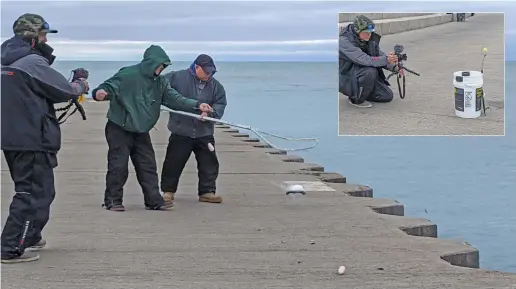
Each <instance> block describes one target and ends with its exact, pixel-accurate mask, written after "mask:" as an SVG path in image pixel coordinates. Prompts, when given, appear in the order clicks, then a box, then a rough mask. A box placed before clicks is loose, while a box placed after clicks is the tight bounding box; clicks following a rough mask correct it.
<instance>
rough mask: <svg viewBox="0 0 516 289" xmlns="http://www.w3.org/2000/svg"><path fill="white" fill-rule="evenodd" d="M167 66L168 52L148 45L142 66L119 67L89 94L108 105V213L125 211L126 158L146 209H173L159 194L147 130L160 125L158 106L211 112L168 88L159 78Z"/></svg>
mask: <svg viewBox="0 0 516 289" xmlns="http://www.w3.org/2000/svg"><path fill="white" fill-rule="evenodd" d="M170 64H171V61H170V58H169V57H168V55H167V53H166V52H165V51H164V50H163V49H162V48H161V47H160V46H157V45H151V46H150V47H149V48H147V49H146V50H145V53H144V55H143V60H142V61H141V62H140V63H138V64H136V65H132V66H127V67H123V68H121V69H120V70H119V71H118V72H117V73H116V74H115V75H113V76H112V77H111V78H109V79H108V80H106V81H104V82H103V83H102V84H100V85H99V86H98V87H97V88H95V89H94V90H93V91H92V95H93V99H95V100H96V101H105V100H108V101H109V102H110V103H109V110H108V113H107V118H108V121H107V124H106V128H105V134H106V140H107V143H108V146H109V150H108V171H107V174H106V190H105V193H104V204H103V206H104V207H105V208H106V209H107V210H111V211H124V210H125V208H124V206H123V187H124V185H125V183H126V181H127V178H128V176H129V171H128V163H129V158H131V161H132V163H133V165H134V168H135V171H136V177H137V179H138V182H139V183H140V186H141V187H142V191H143V195H144V203H145V208H146V209H148V210H162V209H166V208H170V207H172V206H173V203H169V202H165V201H164V200H163V197H162V196H161V194H160V189H159V185H158V184H159V182H158V174H157V170H158V169H157V165H156V156H155V153H154V148H153V147H152V142H151V138H150V133H149V131H150V130H151V129H152V128H153V127H154V126H155V125H156V123H157V122H158V119H159V116H160V111H161V105H164V106H166V107H169V108H171V109H174V110H181V111H186V112H192V113H199V114H200V113H203V112H205V113H208V112H211V110H212V108H211V107H210V106H209V105H208V104H205V103H199V102H198V101H197V100H194V99H190V98H186V97H183V96H182V95H180V94H179V93H178V92H177V91H176V90H174V89H173V88H172V87H171V86H170V84H169V82H168V81H167V80H166V79H165V78H164V77H163V76H161V75H160V74H161V72H162V71H163V69H165V68H166V67H167V66H168V65H170Z"/></svg>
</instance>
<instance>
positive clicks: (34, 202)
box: [2, 151, 57, 259]
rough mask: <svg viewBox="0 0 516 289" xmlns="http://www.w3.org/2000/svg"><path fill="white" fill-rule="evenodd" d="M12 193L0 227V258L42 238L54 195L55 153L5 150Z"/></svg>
mask: <svg viewBox="0 0 516 289" xmlns="http://www.w3.org/2000/svg"><path fill="white" fill-rule="evenodd" d="M4 157H5V160H6V162H7V165H8V167H9V172H10V173H11V178H12V180H13V182H14V191H15V195H14V197H13V200H12V202H11V206H10V207H9V216H8V217H7V220H6V222H5V225H4V229H3V230H2V258H3V259H4V258H5V259H10V258H14V257H17V256H20V255H22V254H23V253H24V251H25V248H27V247H30V246H33V245H35V244H37V243H38V242H39V241H40V240H41V231H42V230H43V228H44V227H45V225H46V224H47V222H48V220H49V218H50V205H51V204H52V202H53V201H54V198H55V188H54V168H55V167H56V166H57V156H56V155H55V154H52V153H45V152H31V151H4Z"/></svg>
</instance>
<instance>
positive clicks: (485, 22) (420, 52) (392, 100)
mask: <svg viewBox="0 0 516 289" xmlns="http://www.w3.org/2000/svg"><path fill="white" fill-rule="evenodd" d="M338 19H339V23H338V26H339V33H338V36H339V92H338V98H339V110H338V111H339V113H338V114H339V116H338V121H339V126H338V127H339V132H338V134H339V136H346V135H351V136H452V135H453V136H504V135H505V14H504V13H503V12H500V13H473V12H467V13H448V12H435V13H428V12H426V13H419V12H414V13H370V12H367V13H365V12H364V13H358V12H355V13H339V17H338Z"/></svg>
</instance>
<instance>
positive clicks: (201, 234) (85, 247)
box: [2, 103, 516, 289]
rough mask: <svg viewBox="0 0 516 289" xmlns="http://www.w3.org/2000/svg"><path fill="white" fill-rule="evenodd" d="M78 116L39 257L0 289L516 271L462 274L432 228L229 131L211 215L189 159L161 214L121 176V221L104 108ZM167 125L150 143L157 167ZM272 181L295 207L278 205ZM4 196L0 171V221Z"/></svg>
mask: <svg viewBox="0 0 516 289" xmlns="http://www.w3.org/2000/svg"><path fill="white" fill-rule="evenodd" d="M85 109H86V110H87V112H88V120H87V121H85V122H84V121H82V120H80V117H79V116H73V117H72V118H71V119H70V120H69V121H68V122H67V123H65V124H64V125H63V137H64V139H63V150H62V151H61V152H60V154H59V167H58V168H57V169H56V184H57V198H56V200H55V203H54V204H53V207H52V218H51V221H50V224H49V225H48V227H47V228H46V229H45V231H44V237H45V238H46V239H47V240H48V247H47V248H45V249H44V250H42V251H41V252H40V254H41V259H40V260H38V261H36V262H33V263H26V264H16V265H3V266H2V288H3V289H29V288H38V289H47V288H48V289H79V288H80V289H82V288H84V289H91V288H103V289H115V288H138V289H144V288H148V289H158V288H167V289H168V288H182V289H184V288H224V289H225V288H385V289H388V288H393V289H394V288H429V289H436V288H461V289H462V288H479V289H480V288H481V289H485V288H507V289H508V288H515V287H516V274H509V273H502V272H492V271H486V270H482V269H474V268H475V267H478V264H479V263H478V260H479V255H478V251H477V250H476V249H474V248H472V247H470V246H468V245H467V244H466V243H457V242H452V241H448V240H442V239H439V238H435V237H436V236H437V226H436V225H435V224H433V223H431V222H430V221H429V220H425V219H413V218H407V217H403V215H404V210H403V205H402V204H400V203H398V202H396V201H394V200H388V199H375V198H372V196H373V190H372V188H370V187H367V186H362V185H359V184H349V183H345V181H346V180H345V177H344V176H341V175H339V174H338V173H332V172H324V167H323V166H320V165H317V164H310V163H305V162H304V160H303V159H302V158H300V157H297V156H294V155H287V154H285V152H283V151H278V150H274V149H271V148H267V147H266V146H265V145H263V144H261V143H259V142H256V139H253V138H252V137H251V138H250V137H249V136H248V135H247V134H244V133H239V132H237V131H236V130H233V129H230V128H228V127H220V126H219V127H218V128H217V133H216V139H217V143H216V150H217V152H218V155H219V158H220V163H221V175H220V178H219V181H218V193H219V194H220V195H221V196H223V197H224V202H223V203H222V204H206V203H199V202H198V201H197V194H196V192H197V190H196V189H197V188H196V185H197V172H196V170H195V162H194V158H193V157H192V158H191V159H190V161H189V163H188V165H187V168H186V169H185V172H184V174H183V177H182V179H181V182H180V190H179V192H178V194H177V203H176V207H175V208H174V209H173V210H171V211H158V212H156V211H146V210H145V209H144V208H143V197H142V194H141V190H140V187H139V186H138V184H137V182H136V177H135V175H134V172H133V170H132V169H131V175H130V177H129V181H128V183H127V185H126V187H125V200H124V201H125V205H126V208H127V211H126V212H122V213H119V212H109V211H106V210H104V209H103V208H101V206H100V205H101V203H102V200H103V191H104V182H105V173H106V152H107V145H106V142H105V138H104V125H105V121H106V119H105V112H106V109H107V104H106V103H87V104H86V105H85ZM166 116H167V115H166V114H165V113H163V117H162V119H161V121H160V123H159V125H158V126H157V130H154V131H153V132H152V137H153V142H154V144H155V149H156V154H157V158H158V163H159V164H160V166H161V163H162V161H163V157H164V152H165V147H166V143H167V138H168V131H167V130H166V119H167V117H166ZM350 165H352V164H350ZM130 167H132V166H131V165H130ZM397 181H398V182H400V184H401V185H402V184H403V180H397ZM285 182H287V183H288V182H291V183H296V184H302V185H303V186H304V188H305V190H306V191H307V194H306V196H304V197H298V198H294V199H290V198H287V197H286V196H285V190H284V189H283V188H282V186H283V185H285V184H287V183H285ZM415 189H417V188H415ZM12 191H13V186H12V182H11V180H10V177H9V173H8V171H7V168H6V166H5V163H2V218H3V220H5V217H6V215H7V210H8V206H9V202H10V199H11V197H12ZM495 241H496V240H493V242H495ZM452 264H455V265H458V266H453V265H452ZM342 265H344V266H346V272H345V274H344V275H338V274H337V269H338V268H339V267H340V266H342ZM460 266H463V267H460ZM471 267H472V268H471Z"/></svg>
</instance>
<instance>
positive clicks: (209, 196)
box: [199, 193, 222, 203]
mask: <svg viewBox="0 0 516 289" xmlns="http://www.w3.org/2000/svg"><path fill="white" fill-rule="evenodd" d="M199 202H206V203H222V198H221V197H219V196H216V195H215V193H205V194H202V195H199Z"/></svg>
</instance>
